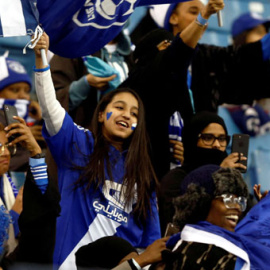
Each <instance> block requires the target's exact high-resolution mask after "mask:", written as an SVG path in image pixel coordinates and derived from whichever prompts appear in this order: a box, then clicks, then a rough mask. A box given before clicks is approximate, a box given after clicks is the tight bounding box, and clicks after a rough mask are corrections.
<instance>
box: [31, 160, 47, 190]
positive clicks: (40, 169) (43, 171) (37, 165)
mask: <svg viewBox="0 0 270 270" xmlns="http://www.w3.org/2000/svg"><path fill="white" fill-rule="evenodd" d="M29 164H30V170H31V172H32V175H33V178H34V180H35V183H36V185H37V186H38V188H39V189H40V190H41V192H42V194H44V193H45V192H46V190H47V186H48V174H47V164H46V163H45V158H39V159H33V158H30V162H29Z"/></svg>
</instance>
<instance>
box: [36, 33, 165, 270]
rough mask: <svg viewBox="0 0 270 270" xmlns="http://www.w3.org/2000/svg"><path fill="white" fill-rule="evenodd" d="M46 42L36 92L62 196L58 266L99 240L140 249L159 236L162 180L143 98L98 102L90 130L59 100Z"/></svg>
mask: <svg viewBox="0 0 270 270" xmlns="http://www.w3.org/2000/svg"><path fill="white" fill-rule="evenodd" d="M47 44H48V36H47V35H46V34H44V35H43V36H42V38H41V40H40V41H39V42H38V44H37V46H36V48H35V54H36V68H35V71H36V92H37V95H38V100H39V102H40V105H41V108H42V115H43V118H44V121H45V127H44V130H43V135H44V137H45V139H46V141H47V143H48V146H49V148H50V151H51V152H52V155H53V157H54V159H55V161H56V163H57V166H58V184H59V190H60V193H61V208H62V210H61V215H60V217H59V218H58V222H57V235H56V245H55V252H54V263H55V264H56V265H57V267H60V268H59V269H69V270H70V269H76V265H75V256H74V254H75V252H76V251H77V249H78V248H79V247H81V246H82V245H85V244H88V243H90V242H92V241H95V240H97V239H99V238H101V237H104V236H108V235H116V236H120V237H122V238H124V239H126V240H128V241H129V242H130V243H131V244H132V245H133V246H134V247H137V248H144V247H146V246H147V245H149V244H151V243H152V242H153V241H154V240H156V239H158V238H160V226H159V219H158V212H157V205H156V195H155V186H156V183H157V182H156V178H155V173H154V171H153V168H152V165H151V162H150V159H149V156H148V151H147V139H146V130H145V124H144V109H143V104H142V102H141V100H140V98H139V96H138V95H137V94H136V93H135V92H133V91H132V90H130V89H119V90H115V91H112V92H110V93H109V94H107V95H106V96H104V98H103V99H102V100H101V101H100V102H99V104H98V106H97V108H96V111H95V114H94V117H93V123H92V128H91V132H90V131H89V130H85V129H83V128H81V127H79V126H77V125H76V124H74V123H73V121H72V119H71V118H70V116H69V115H68V114H67V113H66V112H65V110H64V109H63V108H62V107H61V106H60V104H59V102H58V101H57V100H56V98H55V90H54V87H53V83H52V79H51V74H50V70H49V66H43V64H42V60H41V56H40V49H47V48H48V45H47ZM104 255H105V254H104ZM89 256H91V254H89Z"/></svg>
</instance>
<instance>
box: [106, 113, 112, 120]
mask: <svg viewBox="0 0 270 270" xmlns="http://www.w3.org/2000/svg"><path fill="white" fill-rule="evenodd" d="M111 116H112V112H108V113H107V120H109V119H110V117H111Z"/></svg>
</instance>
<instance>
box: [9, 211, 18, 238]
mask: <svg viewBox="0 0 270 270" xmlns="http://www.w3.org/2000/svg"><path fill="white" fill-rule="evenodd" d="M9 214H10V215H11V218H12V224H13V228H14V234H15V237H17V236H18V234H19V232H20V230H19V224H18V219H19V216H20V215H19V214H18V213H17V212H15V211H13V210H10V211H9Z"/></svg>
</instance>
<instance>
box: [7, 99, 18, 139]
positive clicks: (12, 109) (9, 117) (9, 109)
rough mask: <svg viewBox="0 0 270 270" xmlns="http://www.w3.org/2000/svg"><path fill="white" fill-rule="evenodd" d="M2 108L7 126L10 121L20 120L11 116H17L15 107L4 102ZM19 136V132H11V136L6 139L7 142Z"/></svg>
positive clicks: (16, 121)
mask: <svg viewBox="0 0 270 270" xmlns="http://www.w3.org/2000/svg"><path fill="white" fill-rule="evenodd" d="M3 110H4V114H5V119H6V123H7V126H9V125H10V124H12V123H18V122H20V121H18V120H16V119H14V118H13V116H18V112H17V109H16V107H15V106H12V105H7V104H4V106H3ZM19 136H20V134H19V133H17V134H13V135H12V136H10V137H9V138H8V140H9V142H11V141H13V140H14V139H16V138H17V137H19Z"/></svg>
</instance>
